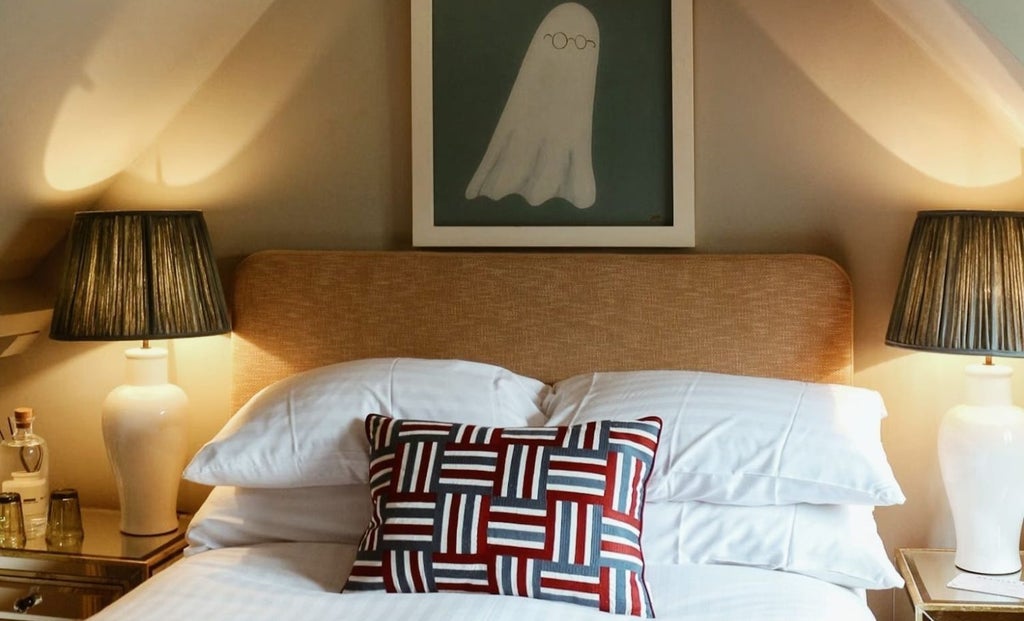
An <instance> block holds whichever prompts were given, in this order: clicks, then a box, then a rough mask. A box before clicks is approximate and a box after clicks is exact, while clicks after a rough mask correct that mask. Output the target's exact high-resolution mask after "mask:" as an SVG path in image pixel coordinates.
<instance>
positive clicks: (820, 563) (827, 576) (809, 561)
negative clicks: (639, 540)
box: [643, 502, 903, 589]
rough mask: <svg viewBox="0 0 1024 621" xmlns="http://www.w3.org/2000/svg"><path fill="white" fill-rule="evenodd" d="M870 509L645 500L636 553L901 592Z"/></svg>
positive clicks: (654, 559)
mask: <svg viewBox="0 0 1024 621" xmlns="http://www.w3.org/2000/svg"><path fill="white" fill-rule="evenodd" d="M873 510H874V508H873V507H869V506H864V505H810V504H796V505H783V506H764V507H740V506H731V505H715V504H710V503H704V502H671V503H652V502H648V503H647V506H646V508H645V510H644V534H643V547H644V550H645V551H646V555H645V558H646V561H647V562H648V563H649V564H651V565H654V564H659V565H663V564H669V565H677V564H681V563H696V564H721V565H746V566H750V567H762V568H765V569H773V570H779V571H786V572H791V573H797V574H803V575H805V576H811V577H812V578H818V579H819V580H825V581H826V582H831V583H833V584H838V585H840V586H845V587H851V588H863V589H889V588H893V587H902V586H903V578H902V577H900V574H899V572H897V571H896V569H895V568H894V567H893V566H892V563H891V562H890V561H889V557H888V555H887V554H886V552H885V546H884V545H883V544H882V540H881V539H880V538H879V536H878V529H877V526H876V525H875V519H874V514H873Z"/></svg>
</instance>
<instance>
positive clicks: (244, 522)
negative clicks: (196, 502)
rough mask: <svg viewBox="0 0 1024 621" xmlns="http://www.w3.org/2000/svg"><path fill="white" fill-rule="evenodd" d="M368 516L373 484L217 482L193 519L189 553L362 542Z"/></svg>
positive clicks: (368, 519) (188, 537) (189, 531)
mask: <svg viewBox="0 0 1024 621" xmlns="http://www.w3.org/2000/svg"><path fill="white" fill-rule="evenodd" d="M369 521H370V486H369V485H331V486H326V487H283V488H262V487H261V488H255V487H230V486H218V487H215V488H213V490H211V491H210V495H209V496H207V497H206V501H205V502H203V505H202V506H201V507H199V510H198V511H196V514H195V516H193V517H192V521H191V522H190V523H189V528H188V534H187V540H188V546H189V547H188V548H187V549H186V550H185V553H186V554H196V553H199V552H204V551H206V550H214V549H217V548H229V547H232V546H245V545H253V544H257V543H270V542H277V541H308V542H336V543H351V544H352V545H357V544H358V543H359V541H360V539H362V538H363V532H364V531H365V530H366V524H367V522H369Z"/></svg>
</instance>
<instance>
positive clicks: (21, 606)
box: [14, 593, 43, 613]
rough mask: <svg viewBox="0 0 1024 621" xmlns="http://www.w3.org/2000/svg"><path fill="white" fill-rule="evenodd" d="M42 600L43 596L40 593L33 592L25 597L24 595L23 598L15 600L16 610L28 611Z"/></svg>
mask: <svg viewBox="0 0 1024 621" xmlns="http://www.w3.org/2000/svg"><path fill="white" fill-rule="evenodd" d="M42 601H43V596H42V595H40V594H39V593H32V594H30V595H26V596H25V597H22V598H21V599H19V600H17V601H15V602H14V612H21V613H25V612H28V611H29V609H30V608H32V607H33V606H36V605H38V604H40V603H41V602H42Z"/></svg>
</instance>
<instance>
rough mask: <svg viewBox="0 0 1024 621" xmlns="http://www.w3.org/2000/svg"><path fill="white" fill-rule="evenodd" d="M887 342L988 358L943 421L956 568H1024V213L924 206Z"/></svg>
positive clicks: (972, 370) (972, 369)
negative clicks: (1018, 400)
mask: <svg viewBox="0 0 1024 621" xmlns="http://www.w3.org/2000/svg"><path fill="white" fill-rule="evenodd" d="M885 342H886V343H888V344H890V345H897V346H900V347H909V348H911V349H918V350H923V351H930V352H942V353H948V354H969V355H977V356H984V363H983V364H972V365H969V366H968V367H967V369H966V382H965V393H964V403H963V404H961V405H957V406H955V407H954V408H953V409H951V410H949V412H947V413H946V415H945V416H944V417H943V419H942V423H941V425H940V427H939V440H938V445H939V446H938V450H939V466H940V469H941V471H942V480H943V482H944V483H945V487H946V495H947V496H948V498H949V506H950V509H951V510H952V513H953V526H954V529H955V531H956V566H957V567H959V568H960V569H963V570H966V571H971V572H975V573H982V574H1010V573H1015V572H1017V571H1020V569H1021V560H1020V553H1019V552H1018V549H1019V545H1018V544H1019V541H1020V534H1021V523H1022V521H1024V489H1022V488H1021V486H1020V476H1021V473H1024V410H1022V409H1021V408H1018V407H1016V406H1014V405H1013V401H1012V386H1011V383H1010V377H1011V374H1012V370H1011V369H1010V368H1009V367H1007V366H1002V365H996V364H993V363H992V357H993V356H1013V357H1024V213H1017V212H998V211H925V212H921V213H919V214H918V216H917V221H916V222H915V224H914V229H913V232H912V233H911V236H910V245H909V247H908V249H907V256H906V262H905V264H904V267H903V276H902V278H901V280H900V284H899V289H898V290H897V293H896V301H895V303H894V305H893V310H892V316H891V318H890V321H889V329H888V332H887V334H886V339H885Z"/></svg>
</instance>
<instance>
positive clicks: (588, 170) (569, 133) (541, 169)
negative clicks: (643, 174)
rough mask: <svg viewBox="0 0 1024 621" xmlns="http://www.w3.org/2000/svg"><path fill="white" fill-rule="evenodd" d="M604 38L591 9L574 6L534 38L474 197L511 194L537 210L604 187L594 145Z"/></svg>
mask: <svg viewBox="0 0 1024 621" xmlns="http://www.w3.org/2000/svg"><path fill="white" fill-rule="evenodd" d="M599 48H600V38H599V32H598V26H597V20H596V19H594V16H593V14H592V13H591V12H590V11H589V10H587V8H586V7H584V6H582V5H581V4H578V3H576V2H566V3H564V4H560V5H558V6H556V7H555V8H554V9H552V10H551V12H550V13H548V14H547V16H546V17H545V18H544V20H543V21H542V22H541V24H540V26H538V28H537V32H536V33H535V34H534V35H533V39H532V41H531V42H530V47H529V49H528V50H527V51H526V56H525V57H524V58H523V63H522V65H521V66H520V68H519V75H518V76H517V77H516V81H515V85H514V86H513V87H512V91H511V93H510V94H509V97H508V101H507V102H506V103H505V109H504V110H503V111H502V113H501V117H500V118H499V120H498V124H497V127H496V128H495V130H494V135H493V136H492V137H491V142H490V144H489V145H488V147H487V152H486V153H485V154H484V156H483V159H482V160H481V162H480V166H479V167H478V168H477V171H476V174H474V175H473V178H472V180H470V182H469V185H468V186H467V187H466V198H467V199H474V198H477V197H479V196H485V197H487V198H490V199H492V200H499V199H501V198H503V197H505V196H508V195H510V194H518V195H520V196H522V197H523V198H524V199H526V201H527V202H528V203H529V204H530V205H534V206H536V205H540V204H542V203H544V202H546V201H548V200H550V199H552V198H556V197H557V198H562V199H565V200H566V201H568V202H570V203H572V204H573V205H574V206H576V207H577V208H579V209H585V208H587V207H590V206H592V205H593V204H594V201H595V200H596V198H597V189H596V186H595V183H594V167H593V158H592V154H591V142H592V136H591V134H592V131H593V117H594V85H595V81H596V78H597V60H598V51H599Z"/></svg>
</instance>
